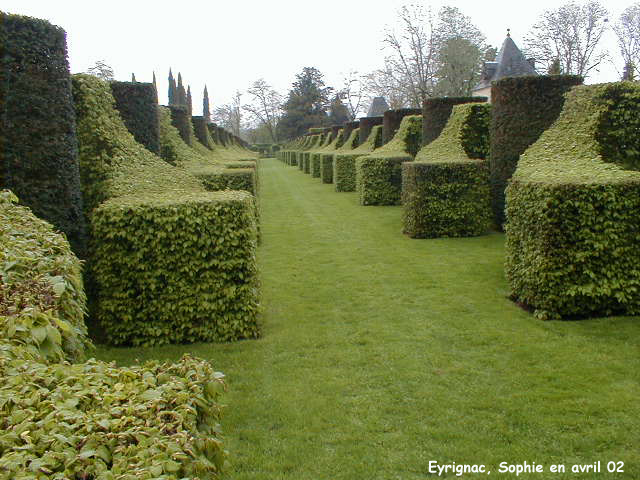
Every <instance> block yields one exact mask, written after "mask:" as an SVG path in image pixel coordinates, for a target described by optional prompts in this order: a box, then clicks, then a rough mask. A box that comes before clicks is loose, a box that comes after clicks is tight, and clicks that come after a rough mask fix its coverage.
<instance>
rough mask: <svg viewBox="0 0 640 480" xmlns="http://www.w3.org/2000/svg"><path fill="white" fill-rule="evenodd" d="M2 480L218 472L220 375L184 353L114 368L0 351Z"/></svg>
mask: <svg viewBox="0 0 640 480" xmlns="http://www.w3.org/2000/svg"><path fill="white" fill-rule="evenodd" d="M0 377H2V379H3V381H2V382H1V383H0V405H1V407H0V415H1V416H2V419H3V433H2V435H1V436H0V439H1V443H2V455H1V456H0V475H2V477H3V478H15V479H22V478H25V479H26V478H54V479H62V478H68V479H72V478H73V479H80V478H84V479H88V478H95V479H114V478H118V479H122V480H134V479H139V478H164V479H167V480H168V479H178V478H218V476H219V474H220V472H221V470H222V468H223V464H224V461H225V457H226V452H225V451H224V449H223V444H222V442H221V440H220V427H219V424H218V422H219V420H220V417H221V411H222V406H221V405H220V404H219V396H220V393H221V392H222V391H223V390H224V383H223V381H222V375H221V374H219V373H216V372H214V371H213V369H212V368H211V366H210V365H209V363H208V362H205V361H202V360H196V359H193V358H191V357H189V356H186V355H185V356H184V357H183V358H182V359H181V360H180V361H179V362H177V363H173V364H167V363H158V362H149V363H146V364H144V365H142V366H134V367H127V368H117V367H115V366H114V365H113V364H107V363H104V362H97V361H95V360H91V361H89V362H87V363H85V364H75V365H69V364H54V365H44V364H41V363H37V362H29V361H26V362H25V361H15V360H10V359H7V358H5V357H3V356H1V355H0Z"/></svg>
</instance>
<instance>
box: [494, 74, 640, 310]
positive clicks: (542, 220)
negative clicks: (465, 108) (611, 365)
mask: <svg viewBox="0 0 640 480" xmlns="http://www.w3.org/2000/svg"><path fill="white" fill-rule="evenodd" d="M639 110H640V86H638V85H637V84H633V83H619V84H603V85H591V86H585V87H582V86H580V87H574V88H573V89H572V90H571V91H570V92H569V93H568V94H567V97H566V102H565V105H564V108H563V110H562V113H561V114H560V116H559V117H558V119H557V121H556V122H555V123H554V124H553V126H552V127H551V128H550V129H548V130H547V131H545V132H544V133H543V134H542V135H541V136H540V139H539V140H538V141H537V142H536V143H535V144H533V145H532V146H531V147H530V148H529V149H527V151H526V152H525V153H524V154H523V155H522V157H521V158H520V161H519V164H518V168H517V170H516V172H515V174H514V176H513V178H512V179H511V182H510V183H509V186H508V188H507V192H506V197H507V210H506V213H507V223H506V225H505V229H506V234H507V242H506V250H507V260H506V273H507V279H508V280H509V284H510V286H511V291H512V297H513V299H514V300H516V301H518V302H520V303H522V304H525V305H527V306H530V307H532V308H533V309H535V313H536V315H537V316H538V317H539V318H543V319H549V318H559V317H563V318H566V317H569V318H571V317H575V316H586V315H594V314H596V315H610V314H628V315H638V314H640V255H638V252H640V216H639V215H638V212H639V211H640V172H637V171H631V170H629V169H628V168H629V167H633V168H634V169H636V170H638V169H640V163H639V161H640V137H639V136H638V134H637V132H638V131H639V130H640V117H639V116H638V115H637V113H638V111H639Z"/></svg>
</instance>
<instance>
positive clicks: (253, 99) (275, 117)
mask: <svg viewBox="0 0 640 480" xmlns="http://www.w3.org/2000/svg"><path fill="white" fill-rule="evenodd" d="M247 93H248V94H249V95H250V103H248V104H246V105H243V106H242V108H243V109H244V110H245V111H247V112H248V113H249V115H251V116H252V118H253V120H254V121H255V122H256V123H257V125H258V127H259V128H263V129H264V130H265V131H266V132H268V133H269V137H270V141H271V142H273V143H276V142H277V141H278V128H277V127H278V121H279V120H280V117H281V116H282V102H283V98H282V95H280V94H279V93H278V92H276V91H275V90H274V89H273V88H272V87H271V85H269V84H268V83H267V82H266V81H265V80H264V79H263V78H260V79H258V80H256V81H255V82H253V84H252V85H251V87H249V88H248V89H247Z"/></svg>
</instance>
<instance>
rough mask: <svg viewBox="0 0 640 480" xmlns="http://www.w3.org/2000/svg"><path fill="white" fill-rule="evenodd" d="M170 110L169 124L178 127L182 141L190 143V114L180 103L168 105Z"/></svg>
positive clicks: (191, 131) (191, 128)
mask: <svg viewBox="0 0 640 480" xmlns="http://www.w3.org/2000/svg"><path fill="white" fill-rule="evenodd" d="M169 110H170V111H171V124H172V125H173V126H174V127H176V128H177V129H178V132H180V137H182V141H183V142H184V143H186V144H187V145H191V137H192V133H193V126H192V125H191V115H190V114H189V110H188V109H187V107H183V106H181V105H169Z"/></svg>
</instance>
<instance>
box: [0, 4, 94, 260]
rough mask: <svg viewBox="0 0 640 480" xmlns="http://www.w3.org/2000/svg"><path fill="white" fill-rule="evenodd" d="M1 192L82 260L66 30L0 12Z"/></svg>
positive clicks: (82, 229) (83, 241) (82, 231)
mask: <svg viewBox="0 0 640 480" xmlns="http://www.w3.org/2000/svg"><path fill="white" fill-rule="evenodd" d="M0 51H1V53H2V54H1V55H0V187H2V188H9V189H11V190H12V191H13V192H14V193H15V194H16V195H17V196H18V197H19V198H20V201H21V202H23V203H24V204H25V205H27V206H28V207H29V208H31V210H32V211H33V213H34V214H35V215H36V216H38V217H40V218H44V219H45V220H47V221H48V222H51V223H52V224H53V225H54V227H55V228H57V229H60V230H61V231H63V232H64V233H65V234H66V235H67V238H68V239H69V242H70V243H71V245H72V247H73V249H74V250H75V251H76V252H77V253H78V254H79V255H81V256H82V255H84V250H85V246H86V237H85V235H86V229H85V222H84V218H83V215H82V196H81V188H80V175H79V172H78V164H77V160H76V156H77V142H76V136H75V128H76V125H75V114H74V111H73V101H72V97H71V87H70V82H69V66H68V63H67V45H66V39H65V32H64V30H62V29H61V28H59V27H56V26H54V25H51V24H50V23H49V22H47V21H45V20H39V19H36V18H30V17H23V16H19V15H9V14H6V13H3V12H0Z"/></svg>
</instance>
